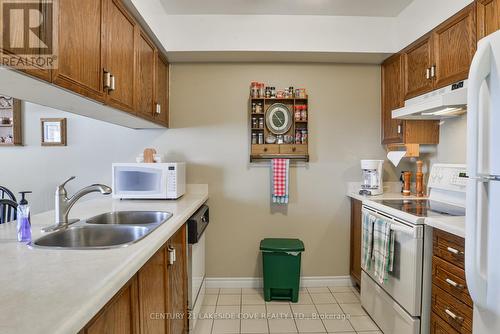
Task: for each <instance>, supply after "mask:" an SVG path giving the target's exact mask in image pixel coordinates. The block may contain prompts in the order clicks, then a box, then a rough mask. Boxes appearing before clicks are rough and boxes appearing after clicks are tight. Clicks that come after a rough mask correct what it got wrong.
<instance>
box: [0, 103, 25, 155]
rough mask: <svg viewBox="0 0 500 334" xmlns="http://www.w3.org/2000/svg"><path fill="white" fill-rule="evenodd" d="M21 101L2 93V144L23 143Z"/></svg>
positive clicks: (0, 107) (0, 140)
mask: <svg viewBox="0 0 500 334" xmlns="http://www.w3.org/2000/svg"><path fill="white" fill-rule="evenodd" d="M21 114H22V113H21V101H20V100H17V99H14V98H12V97H10V96H5V95H0V146H14V145H22V144H23V134H22V129H23V127H22V121H21Z"/></svg>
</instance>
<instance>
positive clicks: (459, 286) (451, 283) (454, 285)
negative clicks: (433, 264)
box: [445, 278, 464, 289]
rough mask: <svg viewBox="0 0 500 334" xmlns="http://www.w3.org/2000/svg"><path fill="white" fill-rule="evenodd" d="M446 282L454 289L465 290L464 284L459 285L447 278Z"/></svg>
mask: <svg viewBox="0 0 500 334" xmlns="http://www.w3.org/2000/svg"><path fill="white" fill-rule="evenodd" d="M445 281H446V283H448V284H449V285H451V286H452V287H454V288H457V289H463V288H464V286H463V285H462V284H458V283H457V282H455V281H452V280H451V279H449V278H447V279H446V280H445Z"/></svg>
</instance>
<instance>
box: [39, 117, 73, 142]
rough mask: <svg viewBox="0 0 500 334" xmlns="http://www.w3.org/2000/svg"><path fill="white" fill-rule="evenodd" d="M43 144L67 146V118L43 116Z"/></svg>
mask: <svg viewBox="0 0 500 334" xmlns="http://www.w3.org/2000/svg"><path fill="white" fill-rule="evenodd" d="M40 124H41V128H42V146H66V144H67V143H66V136H67V135H66V132H67V131H66V118H41V119H40Z"/></svg>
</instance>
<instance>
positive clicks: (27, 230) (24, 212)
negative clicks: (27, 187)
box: [17, 191, 31, 242]
mask: <svg viewBox="0 0 500 334" xmlns="http://www.w3.org/2000/svg"><path fill="white" fill-rule="evenodd" d="M20 194H21V201H20V202H19V204H18V206H17V241H19V242H30V241H31V220H30V207H29V205H28V201H27V200H26V194H31V191H21V192H20Z"/></svg>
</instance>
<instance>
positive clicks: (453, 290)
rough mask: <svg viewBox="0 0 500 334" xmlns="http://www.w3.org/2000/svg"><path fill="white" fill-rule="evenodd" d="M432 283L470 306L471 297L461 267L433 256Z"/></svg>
mask: <svg viewBox="0 0 500 334" xmlns="http://www.w3.org/2000/svg"><path fill="white" fill-rule="evenodd" d="M432 283H434V284H435V285H437V286H439V287H440V288H441V289H443V290H444V291H446V292H447V293H448V294H450V295H452V296H453V297H455V298H457V299H458V300H461V301H462V302H464V303H465V304H467V305H469V306H470V307H472V305H473V304H472V299H471V298H470V295H469V291H468V290H467V284H466V282H465V271H464V270H463V269H460V268H459V267H457V266H454V265H453V264H451V263H449V262H446V261H444V260H441V259H440V258H438V257H437V256H433V257H432Z"/></svg>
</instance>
